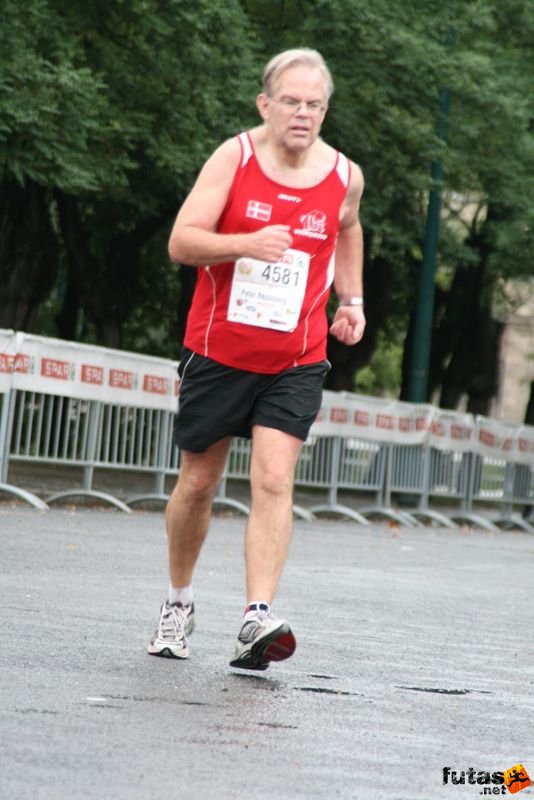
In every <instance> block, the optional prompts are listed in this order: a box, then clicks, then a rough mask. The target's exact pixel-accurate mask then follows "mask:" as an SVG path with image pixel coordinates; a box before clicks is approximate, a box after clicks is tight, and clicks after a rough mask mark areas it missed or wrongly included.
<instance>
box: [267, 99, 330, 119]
mask: <svg viewBox="0 0 534 800" xmlns="http://www.w3.org/2000/svg"><path fill="white" fill-rule="evenodd" d="M269 99H270V100H272V101H273V103H278V105H281V106H282V107H283V108H284V109H285V110H286V111H287V112H289V113H290V114H296V113H297V111H300V109H301V108H302V107H304V108H305V109H306V111H307V112H308V113H309V114H311V115H312V116H317V115H318V114H321V112H323V111H324V110H325V109H326V103H323V101H322V100H309V101H308V102H306V100H297V99H296V98H295V97H281V98H280V100H276V99H275V98H274V97H270V98H269Z"/></svg>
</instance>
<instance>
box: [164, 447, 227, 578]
mask: <svg viewBox="0 0 534 800" xmlns="http://www.w3.org/2000/svg"><path fill="white" fill-rule="evenodd" d="M230 442H231V438H230V437H227V438H225V439H221V440H220V441H219V442H216V443H215V444H213V445H211V447H209V448H208V449H207V450H205V451H204V452H203V453H191V452H188V451H184V450H183V451H182V453H181V463H180V474H179V477H178V481H177V483H176V486H175V488H174V491H173V493H172V494H171V496H170V497H169V502H168V504H167V512H166V522H167V540H168V551H169V576H170V581H171V584H172V586H176V587H181V586H189V585H190V584H191V581H192V578H193V570H194V567H195V564H196V562H197V559H198V557H199V554H200V551H201V548H202V545H203V543H204V540H205V538H206V534H207V532H208V527H209V523H210V517H211V506H212V501H213V497H214V495H215V492H216V491H217V488H218V486H219V483H220V482H221V477H222V474H223V471H224V465H225V463H226V457H227V455H228V449H229V447H230Z"/></svg>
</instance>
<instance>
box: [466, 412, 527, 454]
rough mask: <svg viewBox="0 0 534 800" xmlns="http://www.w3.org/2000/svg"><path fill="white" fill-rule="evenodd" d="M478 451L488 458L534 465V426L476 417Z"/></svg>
mask: <svg viewBox="0 0 534 800" xmlns="http://www.w3.org/2000/svg"><path fill="white" fill-rule="evenodd" d="M475 438H476V442H475V444H476V451H477V453H478V454H479V455H481V456H484V457H486V458H495V459H498V460H502V461H513V462H517V463H519V464H528V465H529V466H534V428H533V427H531V426H527V425H513V424H512V423H507V422H501V421H500V420H496V419H488V418H487V417H477V418H476V434H475Z"/></svg>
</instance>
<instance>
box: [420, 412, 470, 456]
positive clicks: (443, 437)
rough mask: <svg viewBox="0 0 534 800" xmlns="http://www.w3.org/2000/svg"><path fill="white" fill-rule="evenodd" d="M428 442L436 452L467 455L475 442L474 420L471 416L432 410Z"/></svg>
mask: <svg viewBox="0 0 534 800" xmlns="http://www.w3.org/2000/svg"><path fill="white" fill-rule="evenodd" d="M428 441H429V444H430V446H431V447H435V448H436V450H447V451H451V450H453V451H455V452H460V453H467V452H469V451H470V450H473V447H474V442H475V418H474V416H473V415H472V414H463V413H461V412H459V411H448V410H446V409H443V408H434V409H433V414H432V421H431V423H430V430H429V436H428Z"/></svg>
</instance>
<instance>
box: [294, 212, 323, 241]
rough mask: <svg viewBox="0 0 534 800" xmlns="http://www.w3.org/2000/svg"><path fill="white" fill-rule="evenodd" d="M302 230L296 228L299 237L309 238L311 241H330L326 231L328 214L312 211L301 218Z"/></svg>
mask: <svg viewBox="0 0 534 800" xmlns="http://www.w3.org/2000/svg"><path fill="white" fill-rule="evenodd" d="M300 224H301V226H302V227H301V228H295V231H294V233H296V234H297V235H298V236H307V237H308V238H309V239H328V234H326V233H325V231H326V214H325V213H324V212H323V211H310V213H309V214H303V215H302V217H301V218H300Z"/></svg>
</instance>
